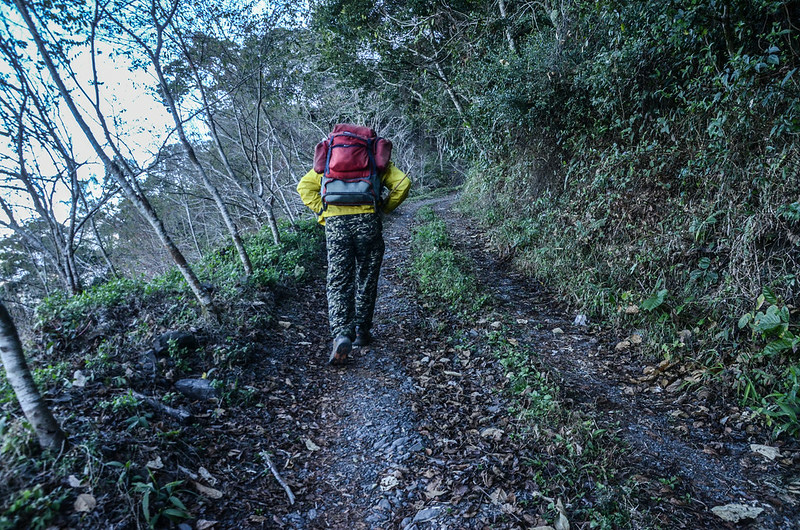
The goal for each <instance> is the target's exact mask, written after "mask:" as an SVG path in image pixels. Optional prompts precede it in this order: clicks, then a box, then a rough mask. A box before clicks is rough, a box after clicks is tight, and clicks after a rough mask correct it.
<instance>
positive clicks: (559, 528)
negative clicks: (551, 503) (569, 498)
mask: <svg viewBox="0 0 800 530" xmlns="http://www.w3.org/2000/svg"><path fill="white" fill-rule="evenodd" d="M556 510H558V518H557V519H556V522H555V523H554V524H553V526H554V527H555V530H569V519H567V511H566V510H565V509H564V503H562V502H561V499H558V502H556Z"/></svg>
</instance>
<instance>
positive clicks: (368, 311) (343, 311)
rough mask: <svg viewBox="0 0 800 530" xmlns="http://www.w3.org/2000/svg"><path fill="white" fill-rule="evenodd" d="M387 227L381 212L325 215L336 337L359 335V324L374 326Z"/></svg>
mask: <svg viewBox="0 0 800 530" xmlns="http://www.w3.org/2000/svg"><path fill="white" fill-rule="evenodd" d="M382 232H383V230H382V223H381V217H380V215H377V214H372V213H370V214H355V215H337V216H333V217H328V218H326V219H325V242H326V244H327V248H328V320H329V322H330V327H331V333H332V334H333V336H334V337H336V336H338V335H346V336H348V337H350V339H351V340H352V339H354V338H355V327H356V326H360V327H361V328H363V329H370V327H371V326H372V313H373V312H374V311H375V298H376V297H377V295H378V276H379V274H380V270H381V262H382V261H383V251H384V248H385V246H384V242H383V233H382Z"/></svg>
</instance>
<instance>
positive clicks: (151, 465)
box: [145, 456, 164, 469]
mask: <svg viewBox="0 0 800 530" xmlns="http://www.w3.org/2000/svg"><path fill="white" fill-rule="evenodd" d="M145 467H147V468H148V469H163V468H164V462H162V461H161V456H157V457H155V458H154V459H153V460H150V461H149V462H148V463H146V464H145Z"/></svg>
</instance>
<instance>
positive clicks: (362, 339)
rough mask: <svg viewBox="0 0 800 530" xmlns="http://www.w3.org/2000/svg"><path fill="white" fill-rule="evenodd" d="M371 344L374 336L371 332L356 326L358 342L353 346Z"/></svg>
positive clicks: (354, 342)
mask: <svg viewBox="0 0 800 530" xmlns="http://www.w3.org/2000/svg"><path fill="white" fill-rule="evenodd" d="M370 342H372V335H370V333H369V330H368V329H362V328H361V326H356V340H355V341H353V346H359V347H360V346H369V343H370Z"/></svg>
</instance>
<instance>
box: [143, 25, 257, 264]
mask: <svg viewBox="0 0 800 530" xmlns="http://www.w3.org/2000/svg"><path fill="white" fill-rule="evenodd" d="M153 22H154V23H155V24H156V27H157V30H158V31H157V38H158V41H157V45H156V49H155V50H151V49H149V48H146V47H145V51H146V52H147V53H148V54H149V55H150V61H151V62H152V64H153V68H155V71H156V76H157V77H158V84H159V87H160V88H161V95H162V96H163V97H164V102H165V103H166V105H167V108H168V109H169V112H170V114H171V115H172V119H173V121H174V122H175V130H176V131H177V132H178V138H179V139H180V141H181V145H182V146H183V149H184V151H186V156H188V157H189V161H190V162H191V163H192V165H193V166H194V167H195V169H197V172H198V173H200V178H201V180H202V181H203V185H204V186H205V187H206V190H208V193H209V194H210V195H211V198H212V199H213V200H214V204H216V205H217V209H218V210H219V213H220V215H221V216H222V220H223V221H224V222H225V226H226V227H227V228H228V233H229V234H230V236H231V239H232V240H233V246H234V247H236V251H237V252H238V253H239V259H240V260H241V262H242V266H243V267H244V272H245V274H246V275H247V276H252V274H253V265H252V263H251V262H250V256H249V255H248V254H247V250H246V249H245V248H244V242H243V241H242V237H241V235H240V234H239V227H237V226H236V223H235V222H234V220H233V217H231V213H230V211H229V210H228V207H227V206H226V205H225V201H223V200H222V196H221V195H220V194H219V190H218V189H217V187H216V186H215V185H214V183H213V182H211V179H210V178H209V177H208V172H207V171H206V169H205V168H204V167H203V165H202V164H201V163H200V160H199V159H198V158H197V153H195V150H194V147H193V146H192V144H191V143H190V142H189V138H188V137H187V136H186V130H185V128H184V127H183V121H182V120H181V117H180V114H179V113H178V106H177V104H176V103H175V98H174V97H173V96H172V89H171V88H170V87H169V84H168V83H167V80H166V78H165V77H164V69H163V68H162V66H161V58H160V57H159V54H160V51H161V42H162V38H163V30H164V27H165V26H161V25H159V24H158V22H157V21H156V20H153ZM184 55H185V56H186V59H187V60H188V61H189V65H190V67H191V68H192V69H194V64H193V63H192V62H191V60H190V58H189V57H188V53H185V54H184ZM196 74H197V71H196V70H195V75H196ZM196 80H197V88H198V90H199V91H200V94H201V95H202V97H203V103H204V105H205V111H206V113H207V116H208V126H209V127H210V129H211V133H212V136H213V137H214V139H215V140H216V141H217V143H218V147H219V148H220V152H221V154H222V156H223V159H224V160H225V162H226V163H227V162H228V161H227V157H226V156H225V153H224V150H222V147H221V144H219V137H218V136H217V130H216V127H215V126H214V125H215V124H214V120H213V119H212V118H211V109H210V108H209V106H208V105H209V103H208V101H207V100H206V93H205V88H204V87H203V84H202V80H201V79H200V78H199V76H197V75H196ZM227 167H228V168H229V169H230V164H228V165H227ZM231 171H232V169H231ZM232 176H233V175H232Z"/></svg>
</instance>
